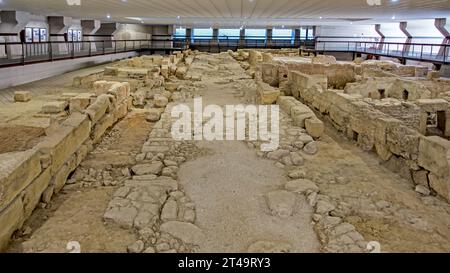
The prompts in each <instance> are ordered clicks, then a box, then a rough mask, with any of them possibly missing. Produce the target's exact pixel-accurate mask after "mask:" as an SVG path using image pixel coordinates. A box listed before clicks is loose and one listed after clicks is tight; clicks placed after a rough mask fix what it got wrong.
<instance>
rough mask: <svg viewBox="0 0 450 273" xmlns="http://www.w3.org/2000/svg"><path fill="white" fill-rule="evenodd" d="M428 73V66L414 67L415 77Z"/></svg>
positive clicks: (424, 75)
mask: <svg viewBox="0 0 450 273" xmlns="http://www.w3.org/2000/svg"><path fill="white" fill-rule="evenodd" d="M427 75H428V67H426V66H416V67H415V75H414V76H415V77H426V76H427Z"/></svg>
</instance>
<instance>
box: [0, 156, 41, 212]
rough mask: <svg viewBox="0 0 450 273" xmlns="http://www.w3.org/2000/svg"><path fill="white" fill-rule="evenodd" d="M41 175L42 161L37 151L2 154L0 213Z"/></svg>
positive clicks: (0, 162) (0, 167)
mask: <svg viewBox="0 0 450 273" xmlns="http://www.w3.org/2000/svg"><path fill="white" fill-rule="evenodd" d="M40 173H41V161H40V156H39V153H38V152H37V150H36V149H32V150H28V151H24V152H13V153H5V154H0V211H2V210H3V209H5V208H6V207H7V206H8V205H9V204H10V203H11V202H12V200H14V199H15V198H16V197H17V196H18V195H19V194H20V193H21V192H22V191H23V190H24V189H25V188H26V187H27V186H28V185H29V184H30V183H31V182H32V181H33V180H34V179H35V178H36V177H37V176H38V175H39V174H40Z"/></svg>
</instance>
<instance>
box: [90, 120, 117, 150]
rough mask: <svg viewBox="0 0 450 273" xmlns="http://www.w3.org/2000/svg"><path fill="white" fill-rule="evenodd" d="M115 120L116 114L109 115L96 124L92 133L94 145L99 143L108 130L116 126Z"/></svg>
mask: <svg viewBox="0 0 450 273" xmlns="http://www.w3.org/2000/svg"><path fill="white" fill-rule="evenodd" d="M114 118H115V117H114V114H107V115H105V116H104V117H103V118H102V119H101V120H99V121H98V122H97V124H95V126H94V128H93V130H92V133H91V139H92V141H93V142H94V144H97V143H99V142H100V141H101V139H102V136H103V135H104V134H105V132H106V130H108V128H110V127H112V126H113V125H114Z"/></svg>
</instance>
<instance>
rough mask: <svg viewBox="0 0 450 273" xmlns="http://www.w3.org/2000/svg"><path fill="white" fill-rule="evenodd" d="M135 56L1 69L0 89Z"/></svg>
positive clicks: (120, 55)
mask: <svg viewBox="0 0 450 273" xmlns="http://www.w3.org/2000/svg"><path fill="white" fill-rule="evenodd" d="M136 55H137V53H136V52H127V53H120V54H111V55H104V56H96V57H90V58H89V57H87V58H79V59H70V60H63V61H55V62H49V63H38V64H31V65H25V66H14V67H8V68H2V69H0V89H1V88H7V87H11V86H17V85H21V84H25V83H29V82H33V81H38V80H42V79H45V78H49V77H53V76H57V75H61V74H64V73H67V72H70V71H74V70H77V69H81V68H85V67H89V66H95V65H99V64H102V63H107V62H112V61H116V60H120V59H125V58H129V57H134V56H136ZM0 92H1V91H0Z"/></svg>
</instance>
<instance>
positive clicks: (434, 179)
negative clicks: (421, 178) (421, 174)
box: [428, 173, 450, 202]
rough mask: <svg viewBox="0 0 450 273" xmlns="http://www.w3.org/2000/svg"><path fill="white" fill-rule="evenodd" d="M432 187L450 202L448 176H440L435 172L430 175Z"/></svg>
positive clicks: (449, 181) (449, 180)
mask: <svg viewBox="0 0 450 273" xmlns="http://www.w3.org/2000/svg"><path fill="white" fill-rule="evenodd" d="M428 178H429V180H430V187H431V188H432V189H433V190H435V191H436V192H437V193H438V194H439V195H440V196H442V197H443V198H444V199H445V200H447V201H448V202H450V179H449V177H448V176H446V177H439V176H437V175H435V174H433V173H430V174H429V175H428Z"/></svg>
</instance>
